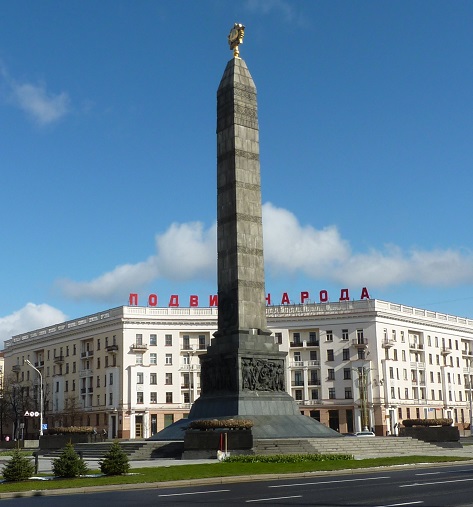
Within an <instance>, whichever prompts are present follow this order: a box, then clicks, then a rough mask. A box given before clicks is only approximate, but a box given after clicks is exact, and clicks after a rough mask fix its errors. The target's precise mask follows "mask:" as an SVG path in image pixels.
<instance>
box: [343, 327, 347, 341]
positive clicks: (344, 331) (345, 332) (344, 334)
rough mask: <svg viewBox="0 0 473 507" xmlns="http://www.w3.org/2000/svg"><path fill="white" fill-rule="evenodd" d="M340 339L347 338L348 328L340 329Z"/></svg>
mask: <svg viewBox="0 0 473 507" xmlns="http://www.w3.org/2000/svg"><path fill="white" fill-rule="evenodd" d="M342 340H344V341H347V340H348V329H342Z"/></svg>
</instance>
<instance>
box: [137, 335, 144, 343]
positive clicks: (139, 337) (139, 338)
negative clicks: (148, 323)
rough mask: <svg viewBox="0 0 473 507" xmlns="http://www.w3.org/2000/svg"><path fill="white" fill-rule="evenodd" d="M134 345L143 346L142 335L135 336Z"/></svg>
mask: <svg viewBox="0 0 473 507" xmlns="http://www.w3.org/2000/svg"><path fill="white" fill-rule="evenodd" d="M136 345H143V335H142V334H137V335H136Z"/></svg>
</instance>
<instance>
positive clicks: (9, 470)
mask: <svg viewBox="0 0 473 507" xmlns="http://www.w3.org/2000/svg"><path fill="white" fill-rule="evenodd" d="M34 471H35V470H34V465H33V463H31V461H30V460H29V459H28V458H27V457H26V456H25V455H23V454H22V453H21V452H20V450H19V449H15V450H14V451H13V455H12V457H11V459H10V461H8V462H7V464H6V465H5V466H4V467H3V470H2V474H3V478H4V479H5V480H6V481H26V480H28V479H29V478H30V477H31V476H32V475H34Z"/></svg>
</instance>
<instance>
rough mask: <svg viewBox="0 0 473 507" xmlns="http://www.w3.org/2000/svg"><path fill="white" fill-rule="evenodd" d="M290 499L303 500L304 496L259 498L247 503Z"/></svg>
mask: <svg viewBox="0 0 473 507" xmlns="http://www.w3.org/2000/svg"><path fill="white" fill-rule="evenodd" d="M289 498H302V495H294V496H276V497H273V498H257V499H255V500H246V502H245V503H251V502H273V501H274V500H287V499H289Z"/></svg>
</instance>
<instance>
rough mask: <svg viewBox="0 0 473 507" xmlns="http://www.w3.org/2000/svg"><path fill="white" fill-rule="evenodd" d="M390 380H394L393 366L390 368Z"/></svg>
mask: <svg viewBox="0 0 473 507" xmlns="http://www.w3.org/2000/svg"><path fill="white" fill-rule="evenodd" d="M389 378H394V368H393V367H392V366H391V367H390V368H389Z"/></svg>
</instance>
